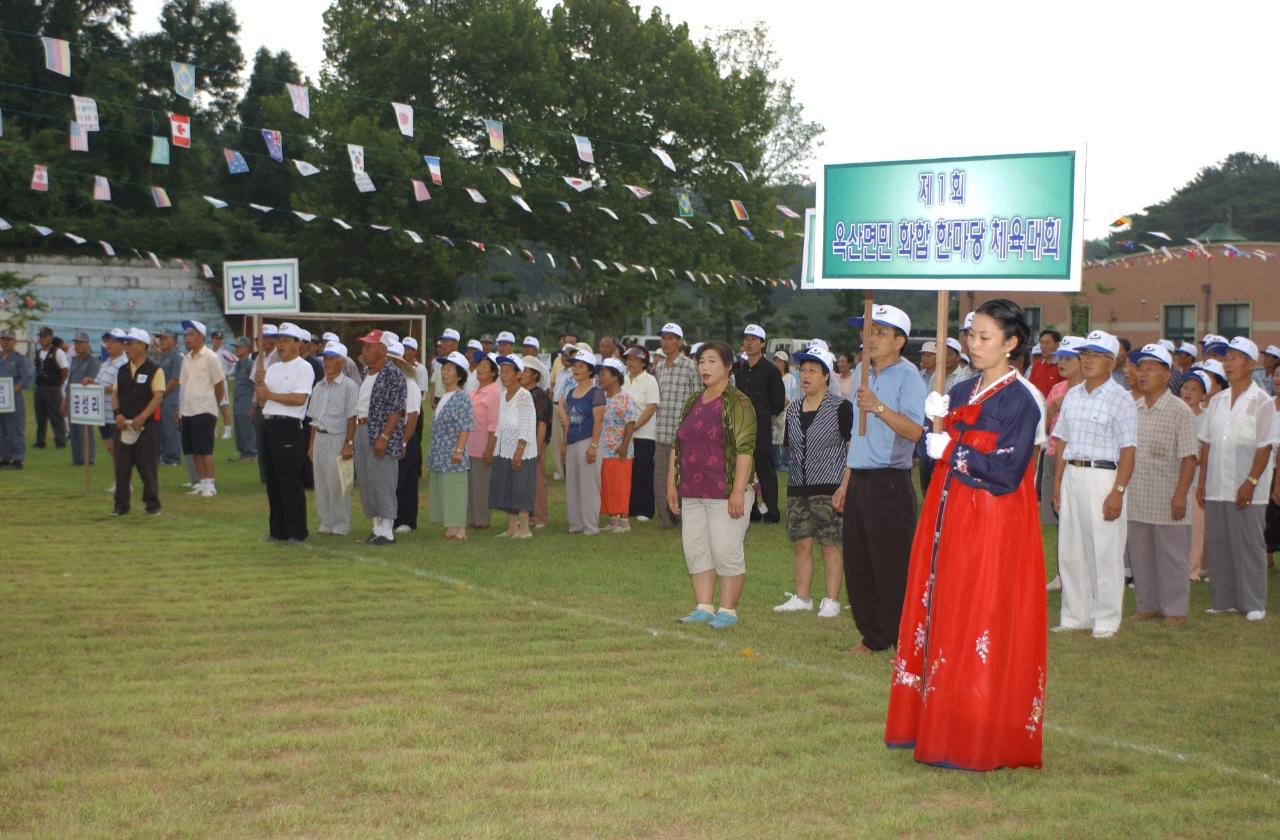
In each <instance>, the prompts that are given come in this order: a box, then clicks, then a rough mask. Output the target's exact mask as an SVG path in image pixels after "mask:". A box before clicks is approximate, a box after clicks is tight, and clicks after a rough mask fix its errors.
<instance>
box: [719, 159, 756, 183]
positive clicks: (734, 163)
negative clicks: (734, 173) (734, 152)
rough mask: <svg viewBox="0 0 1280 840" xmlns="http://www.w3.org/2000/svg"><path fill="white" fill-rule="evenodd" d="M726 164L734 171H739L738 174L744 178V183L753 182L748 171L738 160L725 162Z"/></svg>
mask: <svg viewBox="0 0 1280 840" xmlns="http://www.w3.org/2000/svg"><path fill="white" fill-rule="evenodd" d="M725 163H727V164H729V165H730V166H732V167H733V168H734V169H736V170H738V174H739V175H741V176H742V180H744V181H750V180H751V179H750V178H748V177H747V170H746V169H744V168H743V166H742V164H740V163H738V162H737V161H736V160H729V161H725Z"/></svg>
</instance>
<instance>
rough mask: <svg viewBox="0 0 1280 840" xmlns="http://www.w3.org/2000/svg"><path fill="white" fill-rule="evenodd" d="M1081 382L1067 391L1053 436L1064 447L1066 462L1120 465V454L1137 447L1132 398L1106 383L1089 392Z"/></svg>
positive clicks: (1112, 383)
mask: <svg viewBox="0 0 1280 840" xmlns="http://www.w3.org/2000/svg"><path fill="white" fill-rule="evenodd" d="M1085 384H1086V383H1084V382H1081V383H1080V384H1079V385H1076V386H1075V387H1074V388H1072V389H1071V390H1069V391H1067V395H1066V396H1065V397H1063V399H1062V411H1061V412H1059V413H1058V425H1057V426H1055V427H1054V429H1053V436H1054V437H1055V438H1057V439H1058V440H1060V441H1062V442H1063V443H1065V444H1066V449H1064V450H1063V452H1062V457H1063V458H1064V459H1066V460H1069V461H1112V462H1117V463H1118V462H1119V461H1120V450H1121V449H1126V448H1128V447H1132V446H1136V445H1137V443H1138V409H1137V406H1135V405H1134V404H1133V396H1132V395H1131V394H1130V393H1129V392H1128V391H1126V390H1125V389H1123V388H1121V387H1120V386H1119V385H1117V384H1116V383H1115V380H1114V379H1108V380H1107V381H1105V382H1103V383H1102V384H1101V385H1099V386H1098V387H1097V388H1094V389H1093V390H1092V391H1090V390H1088V389H1086V388H1085Z"/></svg>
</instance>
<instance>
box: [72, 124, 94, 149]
mask: <svg viewBox="0 0 1280 840" xmlns="http://www.w3.org/2000/svg"><path fill="white" fill-rule="evenodd" d="M68 143H69V144H70V146H71V151H73V152H87V151H89V133H88V132H86V131H85V130H84V129H83V128H82V127H81V126H80V123H74V122H73V123H71V136H70V139H69V140H68Z"/></svg>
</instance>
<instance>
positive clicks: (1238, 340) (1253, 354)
mask: <svg viewBox="0 0 1280 840" xmlns="http://www.w3.org/2000/svg"><path fill="white" fill-rule="evenodd" d="M1227 347H1228V349H1231V350H1239V351H1240V352H1241V353H1243V354H1245V355H1246V356H1248V357H1249V358H1250V359H1253V360H1254V361H1255V362H1256V361H1258V345H1256V344H1254V343H1253V342H1252V341H1250V340H1249V339H1247V338H1245V337H1244V336H1242V335H1238V336H1236V337H1235V338H1233V339H1231V341H1229V342H1228V343H1227Z"/></svg>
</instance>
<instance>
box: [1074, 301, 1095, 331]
mask: <svg viewBox="0 0 1280 840" xmlns="http://www.w3.org/2000/svg"><path fill="white" fill-rule="evenodd" d="M1092 320H1093V309H1092V307H1090V306H1089V304H1087V303H1075V302H1074V301H1073V302H1072V303H1071V333H1070V334H1071V335H1078V336H1086V335H1088V334H1089V324H1090V323H1091V322H1092Z"/></svg>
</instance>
